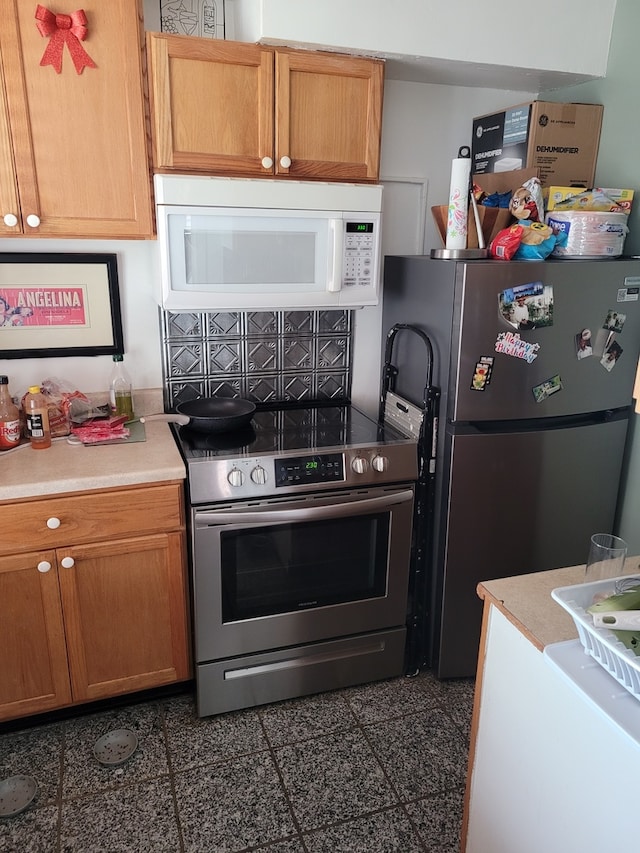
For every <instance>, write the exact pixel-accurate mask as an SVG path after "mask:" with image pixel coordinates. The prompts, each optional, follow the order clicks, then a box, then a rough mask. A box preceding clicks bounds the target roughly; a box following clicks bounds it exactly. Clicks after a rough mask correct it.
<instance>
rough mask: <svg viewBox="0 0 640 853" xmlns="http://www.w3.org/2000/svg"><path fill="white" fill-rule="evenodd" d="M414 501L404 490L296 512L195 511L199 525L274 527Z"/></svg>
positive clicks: (287, 510)
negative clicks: (271, 525)
mask: <svg viewBox="0 0 640 853" xmlns="http://www.w3.org/2000/svg"><path fill="white" fill-rule="evenodd" d="M411 500H413V490H412V489H405V490H404V491H401V492H396V493H395V494H393V495H383V496H381V497H377V498H365V499H364V500H361V501H359V500H354V501H346V502H344V503H337V504H330V505H329V506H315V507H301V508H299V509H298V508H296V509H280V510H278V509H276V510H261V509H255V510H249V511H248V512H234V511H233V510H231V511H227V510H220V511H219V512H196V516H195V522H196V526H197V527H200V526H205V527H206V526H208V525H211V524H255V523H256V522H259V523H262V524H270V523H272V524H274V523H277V522H282V521H284V522H287V521H316V520H317V519H323V518H346V517H347V516H350V515H361V514H362V513H363V512H369V511H371V510H376V509H380V508H386V507H391V506H397V505H398V504H403V503H407V501H411Z"/></svg>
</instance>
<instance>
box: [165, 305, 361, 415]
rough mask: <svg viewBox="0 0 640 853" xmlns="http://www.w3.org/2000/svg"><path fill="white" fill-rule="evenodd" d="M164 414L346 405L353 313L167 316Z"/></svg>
mask: <svg viewBox="0 0 640 853" xmlns="http://www.w3.org/2000/svg"><path fill="white" fill-rule="evenodd" d="M160 315H161V335H162V355H163V378H164V406H165V410H166V411H170V410H171V409H173V408H175V406H176V405H177V404H178V403H180V402H183V401H185V400H191V399H194V398H195V397H214V396H223V397H244V398H246V399H249V400H253V401H254V402H256V403H268V402H276V401H285V400H286V401H294V402H304V401H312V400H336V401H346V400H348V399H349V396H350V393H351V341H352V327H351V322H352V320H351V315H352V312H351V311H256V312H250V311H247V312H230V313H209V312H172V311H161V312H160Z"/></svg>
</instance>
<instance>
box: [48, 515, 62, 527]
mask: <svg viewBox="0 0 640 853" xmlns="http://www.w3.org/2000/svg"><path fill="white" fill-rule="evenodd" d="M47 527H48V528H49V530H57V529H58V528H59V527H60V519H59V518H56V517H55V515H54V516H52V518H48V519H47Z"/></svg>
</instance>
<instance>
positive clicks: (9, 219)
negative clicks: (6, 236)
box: [2, 213, 18, 228]
mask: <svg viewBox="0 0 640 853" xmlns="http://www.w3.org/2000/svg"><path fill="white" fill-rule="evenodd" d="M2 221H3V222H4V224H5V225H6V226H7V227H8V228H13V227H14V225H17V224H18V217H17V216H16V215H15V213H5V215H4V216H3V217H2Z"/></svg>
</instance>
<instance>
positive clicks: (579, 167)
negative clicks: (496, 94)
mask: <svg viewBox="0 0 640 853" xmlns="http://www.w3.org/2000/svg"><path fill="white" fill-rule="evenodd" d="M603 110H604V108H603V106H602V105H601V104H562V103H554V102H553V101H532V102H530V103H528V104H519V105H517V106H515V107H510V108H509V109H506V110H503V111H502V112H499V113H493V114H492V115H485V116H480V117H478V118H474V120H473V137H472V144H471V158H472V166H471V168H472V171H473V172H474V173H475V174H476V175H482V174H486V173H491V172H510V171H512V170H514V169H536V171H537V173H538V177H539V178H540V183H541V184H542V186H551V185H552V184H553V185H555V186H565V187H572V186H573V187H592V186H593V184H594V180H595V172H596V161H597V159H598V147H599V145H600V130H601V127H602V113H603Z"/></svg>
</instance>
